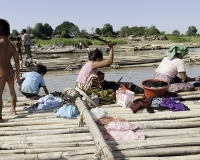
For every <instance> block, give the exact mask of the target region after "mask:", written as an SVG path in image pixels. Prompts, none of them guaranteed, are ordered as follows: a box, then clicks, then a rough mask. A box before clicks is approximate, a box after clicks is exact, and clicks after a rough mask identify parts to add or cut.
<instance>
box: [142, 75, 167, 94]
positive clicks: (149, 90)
mask: <svg viewBox="0 0 200 160" xmlns="http://www.w3.org/2000/svg"><path fill="white" fill-rule="evenodd" d="M147 81H151V82H158V81H161V82H166V81H164V80H159V79H147V80H144V81H143V82H142V87H143V89H144V95H145V97H147V98H149V97H152V96H153V97H164V96H165V94H166V91H167V89H168V87H169V85H170V84H169V83H168V82H166V83H168V85H167V86H165V87H160V88H149V87H147V86H145V85H144V83H145V82H147Z"/></svg>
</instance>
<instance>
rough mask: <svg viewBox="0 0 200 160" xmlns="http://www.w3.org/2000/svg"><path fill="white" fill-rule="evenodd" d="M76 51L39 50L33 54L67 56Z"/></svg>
mask: <svg viewBox="0 0 200 160" xmlns="http://www.w3.org/2000/svg"><path fill="white" fill-rule="evenodd" d="M72 52H74V49H57V50H37V51H34V52H33V54H37V55H39V54H65V53H72Z"/></svg>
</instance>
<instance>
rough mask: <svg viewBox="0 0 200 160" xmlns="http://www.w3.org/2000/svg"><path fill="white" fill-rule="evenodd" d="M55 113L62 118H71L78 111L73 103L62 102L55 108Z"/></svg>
mask: <svg viewBox="0 0 200 160" xmlns="http://www.w3.org/2000/svg"><path fill="white" fill-rule="evenodd" d="M54 112H55V115H56V116H57V117H62V118H72V117H74V116H76V115H77V114H79V111H78V110H77V109H76V107H74V106H73V105H66V104H64V105H63V106H62V107H60V108H59V109H57V110H55V111H54Z"/></svg>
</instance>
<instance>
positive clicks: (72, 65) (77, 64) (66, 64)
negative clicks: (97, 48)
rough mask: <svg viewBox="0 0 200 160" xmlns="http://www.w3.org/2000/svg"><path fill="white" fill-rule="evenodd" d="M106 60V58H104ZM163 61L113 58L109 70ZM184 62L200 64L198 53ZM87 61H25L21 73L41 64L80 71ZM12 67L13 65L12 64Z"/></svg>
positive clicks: (82, 58)
mask: <svg viewBox="0 0 200 160" xmlns="http://www.w3.org/2000/svg"><path fill="white" fill-rule="evenodd" d="M105 58H106V56H105ZM162 59H163V55H162V54H157V53H151V54H148V55H138V54H136V55H133V56H125V57H115V58H114V62H113V64H112V65H111V66H110V68H114V69H119V68H131V67H156V66H158V64H159V63H160V62H161V60H162ZM183 60H184V62H185V63H186V64H188V65H189V64H197V65H199V64H200V56H199V55H198V53H190V54H189V55H187V56H185V57H184V59H183ZM87 61H88V58H87V56H80V57H77V58H76V59H74V60H73V59H70V58H44V59H34V60H25V62H23V63H22V62H21V65H20V66H21V67H20V68H21V71H22V72H26V71H30V70H34V68H35V66H36V64H39V63H42V64H44V65H46V66H47V68H48V70H49V71H51V70H69V71H72V70H74V69H80V68H81V67H82V66H83V65H84V64H85V63H86V62H87ZM12 64H13V66H14V63H13V62H12Z"/></svg>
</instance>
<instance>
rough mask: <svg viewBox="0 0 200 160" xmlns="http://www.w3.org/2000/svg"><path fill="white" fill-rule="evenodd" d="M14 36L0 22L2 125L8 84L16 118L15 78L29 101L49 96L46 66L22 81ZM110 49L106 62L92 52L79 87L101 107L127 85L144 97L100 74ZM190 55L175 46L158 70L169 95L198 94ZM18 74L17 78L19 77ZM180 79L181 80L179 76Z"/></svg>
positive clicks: (81, 75) (110, 46)
mask: <svg viewBox="0 0 200 160" xmlns="http://www.w3.org/2000/svg"><path fill="white" fill-rule="evenodd" d="M9 34H10V26H9V23H8V22H7V21H6V20H4V19H0V84H1V85H0V95H1V102H0V122H3V119H2V117H1V112H2V93H3V90H4V86H5V83H7V84H8V90H9V93H10V96H11V114H12V115H14V114H16V111H15V107H16V93H15V90H14V78H16V79H17V83H18V85H19V87H18V88H19V90H20V91H21V92H22V94H23V95H25V96H26V97H28V98H33V97H36V96H38V93H39V90H40V87H43V89H44V92H45V93H46V94H49V91H48V89H47V88H46V84H45V82H44V79H43V76H44V75H45V74H46V72H47V68H46V66H44V65H41V64H40V65H37V67H36V71H33V72H29V73H25V74H22V76H21V78H20V72H19V59H18V55H17V50H16V48H15V47H14V46H13V45H12V44H11V43H10V41H9V39H8V36H9ZM107 44H108V47H109V48H110V51H109V55H108V58H107V59H103V54H102V52H101V51H100V50H99V49H95V50H93V51H89V53H88V59H89V61H88V62H87V63H86V64H85V65H84V66H83V67H82V68H81V70H80V73H79V75H78V78H77V80H76V84H75V86H76V87H78V88H80V89H81V90H83V91H84V92H86V93H87V94H88V95H90V94H94V93H95V94H98V96H99V100H100V103H101V104H106V103H107V102H113V103H114V102H115V99H116V97H115V91H116V90H117V89H118V88H119V87H120V85H121V84H123V85H124V86H125V87H126V88H128V89H129V90H131V91H133V92H135V93H143V92H144V91H143V88H141V87H139V86H137V85H135V84H134V83H132V82H113V81H106V80H104V73H102V72H100V71H98V69H99V68H103V67H107V66H110V65H111V64H112V63H113V59H114V54H113V44H112V43H111V42H107ZM188 53H189V51H188V48H187V47H186V46H185V45H183V44H175V45H173V46H172V47H171V48H170V49H169V51H168V52H167V54H165V55H164V58H163V60H162V61H161V63H160V64H159V66H158V68H157V69H156V70H155V76H154V78H155V79H159V80H164V81H167V82H169V83H170V86H169V88H168V91H169V92H179V91H190V90H194V85H193V84H191V83H188V82H192V81H200V76H197V77H194V78H190V77H188V76H187V74H186V69H185V65H184V61H183V60H182V59H183V57H184V56H185V55H187V54H188ZM11 58H13V59H14V62H15V67H16V71H15V72H16V73H15V72H14V70H13V68H12V65H11V62H10V60H11ZM15 74H16V75H15ZM178 75H179V76H178Z"/></svg>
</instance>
